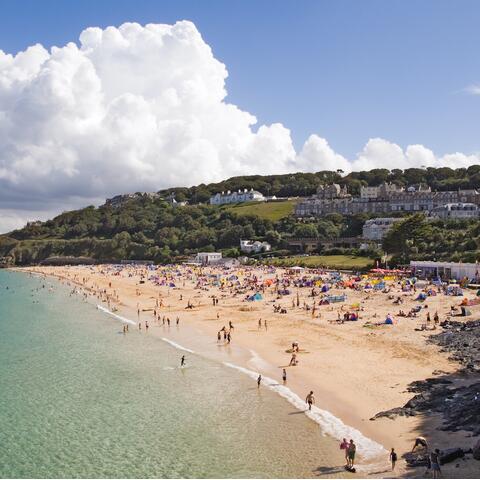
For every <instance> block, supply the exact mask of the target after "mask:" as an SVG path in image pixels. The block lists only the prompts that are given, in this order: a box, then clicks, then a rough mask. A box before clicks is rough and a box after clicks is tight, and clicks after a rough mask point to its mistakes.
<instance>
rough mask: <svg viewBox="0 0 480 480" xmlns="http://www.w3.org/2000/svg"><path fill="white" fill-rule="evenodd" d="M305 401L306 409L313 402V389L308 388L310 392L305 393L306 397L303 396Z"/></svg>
mask: <svg viewBox="0 0 480 480" xmlns="http://www.w3.org/2000/svg"><path fill="white" fill-rule="evenodd" d="M305 403H307V404H308V409H309V410H311V409H312V405H313V404H314V403H315V397H314V395H313V390H310V393H309V394H308V395H307V398H305Z"/></svg>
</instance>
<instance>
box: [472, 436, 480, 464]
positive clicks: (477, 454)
mask: <svg viewBox="0 0 480 480" xmlns="http://www.w3.org/2000/svg"><path fill="white" fill-rule="evenodd" d="M472 453H473V458H474V459H475V460H480V438H479V439H478V440H477V443H476V444H475V445H474V446H473V448H472Z"/></svg>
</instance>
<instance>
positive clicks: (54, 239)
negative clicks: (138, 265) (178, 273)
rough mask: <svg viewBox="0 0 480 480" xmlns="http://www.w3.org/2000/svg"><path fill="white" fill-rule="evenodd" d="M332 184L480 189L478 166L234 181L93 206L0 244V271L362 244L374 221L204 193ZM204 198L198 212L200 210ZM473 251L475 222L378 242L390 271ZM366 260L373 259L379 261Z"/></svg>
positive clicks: (479, 232)
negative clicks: (257, 244) (246, 243)
mask: <svg viewBox="0 0 480 480" xmlns="http://www.w3.org/2000/svg"><path fill="white" fill-rule="evenodd" d="M332 180H335V181H338V182H339V183H342V184H347V185H348V188H349V189H351V191H352V192H353V191H355V189H356V188H357V189H358V188H359V186H360V185H378V184H379V183H381V182H382V181H385V180H386V181H395V182H398V183H399V184H407V183H415V182H417V183H418V182H425V183H427V184H428V185H430V186H431V187H432V188H442V189H443V188H450V189H454V188H460V187H462V188H477V189H478V188H480V166H478V165H476V166H472V167H469V168H468V169H456V170H453V169H450V168H439V169H431V168H429V169H425V170H423V169H409V170H405V171H401V170H392V171H388V170H372V171H370V172H354V173H351V174H349V175H347V176H344V177H341V176H340V174H339V173H337V172H318V173H315V174H304V173H299V174H293V175H272V176H250V177H235V178H231V179H228V180H225V181H224V182H220V183H217V184H209V185H199V186H196V187H191V188H177V189H168V190H162V191H160V192H159V194H156V195H143V194H138V195H133V196H128V195H127V196H125V199H124V200H122V202H121V203H120V204H119V205H117V206H114V205H112V204H105V205H102V206H100V207H94V206H89V207H86V208H83V209H80V210H75V211H71V212H65V213H62V214H61V215H58V216H57V217H55V218H53V219H52V220H49V221H47V222H35V223H33V224H30V225H28V226H26V227H24V228H22V229H19V230H16V231H13V232H10V233H9V234H7V235H1V236H0V266H1V265H2V264H3V265H5V264H18V265H25V264H30V263H36V262H39V261H42V260H44V259H45V258H48V257H51V256H74V257H89V258H93V259H96V260H103V261H118V260H122V259H142V260H143V259H148V260H152V261H154V262H158V263H165V262H173V261H179V260H182V259H185V258H186V257H188V256H190V255H192V254H194V253H195V252H197V251H201V250H203V251H213V250H220V251H222V252H223V253H224V255H227V256H238V255H240V252H239V248H238V247H239V240H240V239H252V240H262V241H268V242H269V243H271V245H272V247H273V250H275V251H277V252H278V251H283V252H284V253H288V252H285V249H287V248H288V239H289V238H291V237H303V238H305V237H307V238H318V239H320V240H328V239H331V238H338V237H353V236H358V235H361V232H362V226H363V223H364V222H365V220H366V219H368V218H370V217H369V215H366V214H358V215H351V216H343V215H340V214H329V215H325V216H324V217H322V218H315V219H310V220H308V221H305V220H298V219H296V218H295V217H294V216H293V215H292V212H293V208H294V203H295V201H294V200H286V201H278V202H268V203H250V204H237V205H224V206H220V207H216V206H211V205H209V204H208V198H209V195H210V192H211V193H215V192H217V191H219V190H220V191H221V190H228V189H230V190H234V189H235V188H237V187H238V188H244V187H245V188H254V189H258V190H259V191H261V192H262V193H264V194H266V195H277V196H294V195H299V196H304V195H309V194H310V193H313V192H314V191H315V189H316V188H317V186H318V185H319V184H320V183H324V182H327V183H328V182H329V181H332ZM202 192H203V193H202ZM172 193H174V194H175V196H176V198H177V200H178V201H181V200H182V199H184V200H188V201H189V204H187V205H186V206H178V204H177V205H172V204H171V203H170V202H169V201H168V199H169V198H171V194H172ZM182 196H183V198H182ZM200 198H202V201H203V203H198V201H199V199H200ZM196 202H197V203H196ZM404 215H407V214H406V213H405V214H404ZM370 216H374V215H373V214H371V215H370ZM479 246H480V222H479V221H478V220H476V219H475V220H459V221H442V220H437V221H433V222H432V221H427V220H426V219H425V218H424V217H423V216H422V215H420V216H418V215H413V216H409V217H407V218H406V219H405V221H403V222H399V223H397V224H396V225H395V227H394V228H393V229H392V230H391V231H390V233H389V234H388V235H387V237H386V238H385V239H384V249H385V250H386V251H387V252H388V253H389V254H391V255H392V262H393V263H395V262H396V263H406V262H408V261H409V260H410V259H438V260H440V259H449V260H450V259H451V260H453V261H458V260H462V261H475V260H477V251H478V248H479ZM317 253H320V254H321V255H324V254H354V255H355V256H356V255H358V253H359V252H356V251H346V250H344V249H338V248H337V249H332V250H331V251H324V250H323V249H322V248H321V246H320V247H319V250H318V252H317ZM369 254H370V256H371V257H372V258H375V257H377V256H378V255H380V254H381V252H380V251H371V252H369ZM311 258H312V257H311ZM331 260H333V259H331ZM295 261H296V260H295ZM309 261H310V262H312V261H314V260H313V259H311V260H309ZM352 267H353V265H352Z"/></svg>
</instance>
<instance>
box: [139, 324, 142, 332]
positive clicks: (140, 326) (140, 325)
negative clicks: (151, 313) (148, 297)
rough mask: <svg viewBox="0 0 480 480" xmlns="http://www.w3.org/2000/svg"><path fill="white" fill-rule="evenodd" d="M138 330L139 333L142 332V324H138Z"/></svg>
mask: <svg viewBox="0 0 480 480" xmlns="http://www.w3.org/2000/svg"><path fill="white" fill-rule="evenodd" d="M138 330H139V331H141V330H142V322H138Z"/></svg>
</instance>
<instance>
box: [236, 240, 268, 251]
mask: <svg viewBox="0 0 480 480" xmlns="http://www.w3.org/2000/svg"><path fill="white" fill-rule="evenodd" d="M271 249H272V246H271V245H270V244H269V243H268V242H259V241H255V242H253V241H252V240H240V250H241V251H242V252H244V253H260V252H269V251H270V250H271Z"/></svg>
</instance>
